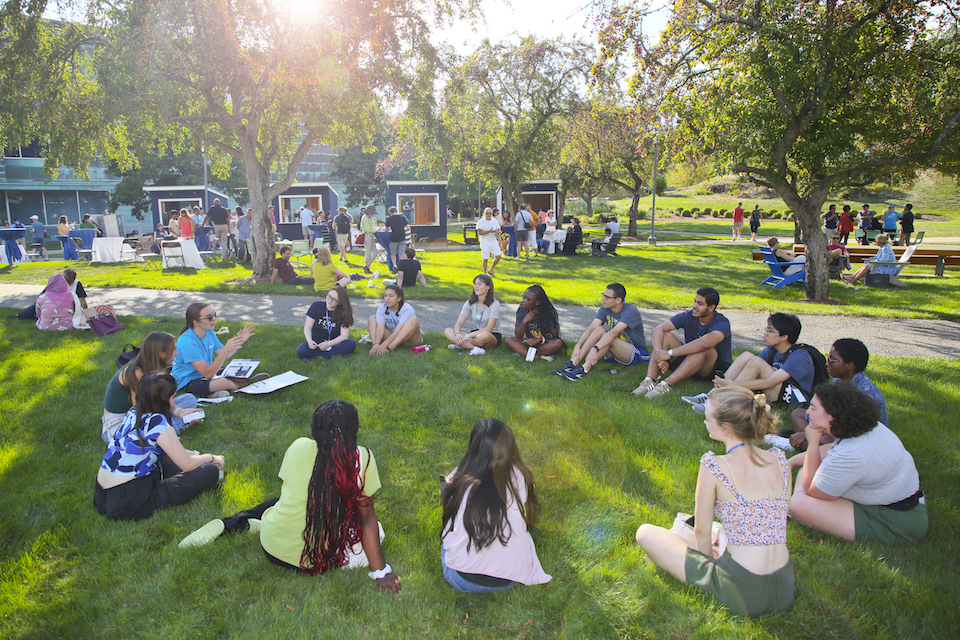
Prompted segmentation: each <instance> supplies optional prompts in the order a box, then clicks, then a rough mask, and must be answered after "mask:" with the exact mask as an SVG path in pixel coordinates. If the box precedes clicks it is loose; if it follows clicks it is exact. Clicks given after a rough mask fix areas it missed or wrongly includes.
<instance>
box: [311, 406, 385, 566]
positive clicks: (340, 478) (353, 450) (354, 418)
mask: <svg viewBox="0 0 960 640" xmlns="http://www.w3.org/2000/svg"><path fill="white" fill-rule="evenodd" d="M359 427H360V420H359V417H358V415H357V409H356V407H354V406H353V405H352V404H350V403H348V402H343V401H342V400H331V401H329V402H325V403H323V404H322V405H320V406H319V407H317V410H316V411H314V412H313V418H312V420H311V431H312V435H313V439H314V440H316V441H317V458H316V461H315V462H314V465H313V475H311V476H310V484H309V486H308V488H307V521H306V527H305V528H304V530H303V542H304V547H303V552H302V553H301V555H300V569H301V570H302V571H304V572H305V573H309V574H310V575H317V574H318V573H324V572H326V571H327V570H329V569H335V568H338V567H341V566H343V565H344V564H346V563H347V560H348V557H349V555H350V549H351V548H352V547H353V545H355V544H357V543H358V542H360V539H361V533H362V532H361V513H360V507H361V506H364V505H367V504H369V503H370V498H368V497H366V496H364V495H363V489H362V487H361V486H360V479H359V478H360V452H359V451H358V450H357V430H358V429H359ZM367 464H368V465H369V458H368V460H367ZM364 471H366V469H364Z"/></svg>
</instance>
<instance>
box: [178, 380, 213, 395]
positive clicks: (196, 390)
mask: <svg viewBox="0 0 960 640" xmlns="http://www.w3.org/2000/svg"><path fill="white" fill-rule="evenodd" d="M180 391H181V392H183V393H192V394H193V395H195V396H197V397H198V398H209V397H210V381H209V380H207V379H206V378H196V379H194V380H191V381H190V382H188V383H187V384H185V385H183V388H181V389H180Z"/></svg>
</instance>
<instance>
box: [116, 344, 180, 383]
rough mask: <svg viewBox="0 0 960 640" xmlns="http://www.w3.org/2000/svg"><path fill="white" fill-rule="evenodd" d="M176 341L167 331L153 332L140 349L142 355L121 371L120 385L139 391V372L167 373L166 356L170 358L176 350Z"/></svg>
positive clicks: (138, 355) (139, 354)
mask: <svg viewBox="0 0 960 640" xmlns="http://www.w3.org/2000/svg"><path fill="white" fill-rule="evenodd" d="M176 347H177V343H176V339H175V338H174V337H173V336H172V335H170V334H169V333H167V332H165V331H153V332H151V333H150V335H148V336H147V337H146V338H145V339H144V341H143V345H142V346H141V347H140V353H138V354H137V355H135V356H134V357H133V359H132V360H131V361H130V362H128V363H127V364H125V365H124V367H123V369H121V370H120V384H122V385H123V386H125V387H126V388H127V389H130V390H131V391H136V390H137V370H138V369H139V370H140V372H141V373H150V372H152V371H161V372H165V371H166V370H167V361H166V359H165V358H166V356H169V355H170V354H171V353H172V352H173V350H174V349H176Z"/></svg>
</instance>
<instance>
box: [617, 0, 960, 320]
mask: <svg viewBox="0 0 960 640" xmlns="http://www.w3.org/2000/svg"><path fill="white" fill-rule="evenodd" d="M672 11H673V13H672V15H671V18H670V21H669V23H668V25H667V27H666V28H665V29H664V31H663V32H662V35H661V38H660V40H659V42H658V43H657V44H656V45H654V46H651V45H650V44H649V43H648V42H647V41H646V40H645V39H644V37H643V36H642V35H640V34H641V31H640V25H641V24H642V20H643V18H644V15H643V10H642V9H638V8H634V7H632V6H629V7H619V8H615V9H614V10H612V11H611V12H610V13H609V14H608V20H607V23H606V26H605V27H604V29H603V30H602V32H601V36H600V37H601V43H602V46H603V54H602V56H601V58H602V62H603V65H602V66H601V68H615V67H616V66H617V65H616V62H617V60H618V59H619V57H620V56H621V55H625V54H627V52H628V51H629V55H631V56H632V57H633V60H634V62H635V63H636V64H637V72H636V74H635V75H634V77H633V80H632V82H631V87H632V90H633V96H634V98H635V100H636V104H637V108H638V110H639V111H641V112H644V113H668V114H672V115H675V116H676V117H677V118H678V119H679V122H680V124H681V128H682V132H683V134H684V135H685V140H686V142H687V145H688V147H689V148H691V149H694V150H703V151H706V152H710V153H712V154H713V156H714V158H715V159H716V163H717V165H718V167H720V168H724V169H727V170H729V171H732V172H737V173H743V174H747V175H748V176H750V177H752V178H753V179H754V181H755V182H757V183H759V184H762V185H765V186H769V187H772V188H773V189H775V190H776V191H777V193H778V194H779V195H780V197H781V198H783V201H784V203H785V204H786V205H787V206H788V207H789V208H790V209H791V210H793V211H794V212H795V213H796V215H797V218H798V221H799V224H800V228H801V231H802V234H803V237H804V241H805V242H806V244H807V247H808V249H807V255H808V259H807V297H808V299H811V300H817V301H822V300H826V299H828V297H829V280H828V277H829V273H828V269H827V262H826V259H825V258H826V242H825V238H824V236H823V234H822V233H821V232H820V231H819V227H820V211H821V209H822V207H823V204H824V202H825V201H826V199H827V197H828V195H829V193H830V192H831V190H833V189H837V188H840V187H844V186H857V185H863V184H868V183H870V182H873V181H874V180H875V179H876V177H877V176H878V175H879V174H883V173H888V174H889V173H893V174H899V175H906V176H909V175H912V174H913V173H914V172H915V171H916V170H917V168H920V167H926V166H932V165H934V164H935V163H937V162H946V161H949V160H950V159H951V158H955V157H956V156H957V153H958V149H960V144H958V143H960V129H958V123H960V95H958V84H957V82H956V78H957V70H958V55H957V52H956V49H955V48H954V49H953V50H951V49H949V48H948V47H945V46H943V40H944V38H946V39H947V40H949V41H951V42H954V43H955V42H956V31H955V29H954V30H953V31H952V32H951V31H949V30H948V28H947V25H948V24H951V23H953V24H955V22H956V19H957V3H956V2H955V1H954V0H949V1H946V0H945V1H939V0H847V1H846V2H838V1H836V0H820V1H815V0H767V1H764V2H761V1H760V0H749V1H747V2H728V1H723V2H714V1H711V0H681V1H680V2H678V3H676V4H674V5H673V9H672ZM601 73H603V72H602V71H601Z"/></svg>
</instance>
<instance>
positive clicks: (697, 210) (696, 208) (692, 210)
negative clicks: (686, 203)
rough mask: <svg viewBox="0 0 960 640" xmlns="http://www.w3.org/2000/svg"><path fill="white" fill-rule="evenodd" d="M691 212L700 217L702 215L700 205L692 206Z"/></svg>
mask: <svg viewBox="0 0 960 640" xmlns="http://www.w3.org/2000/svg"><path fill="white" fill-rule="evenodd" d="M690 213H691V214H693V216H694V217H699V216H700V207H692V208H691V209H690Z"/></svg>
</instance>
